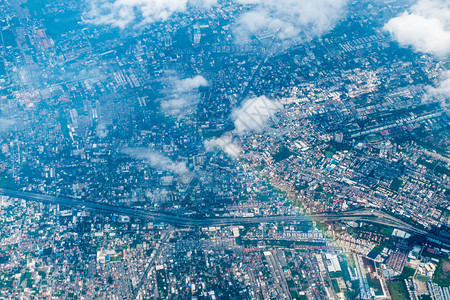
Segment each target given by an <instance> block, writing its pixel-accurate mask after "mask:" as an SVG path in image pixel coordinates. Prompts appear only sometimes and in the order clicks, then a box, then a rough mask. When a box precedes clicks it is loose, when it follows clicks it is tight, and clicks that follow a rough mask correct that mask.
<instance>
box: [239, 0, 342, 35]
mask: <svg viewBox="0 0 450 300" xmlns="http://www.w3.org/2000/svg"><path fill="white" fill-rule="evenodd" d="M238 2H240V3H242V4H244V5H246V4H250V5H252V6H253V8H251V9H250V11H249V12H246V13H244V14H243V15H242V16H241V17H240V18H239V19H238V24H237V27H236V30H235V33H236V36H237V40H238V42H239V41H245V40H248V39H249V38H251V37H252V36H253V35H255V34H256V35H257V34H261V33H264V32H268V33H275V32H277V31H278V30H279V32H278V36H277V37H278V38H279V39H281V40H283V41H292V40H296V41H303V40H307V39H310V38H312V37H314V36H318V35H321V34H323V33H325V32H327V31H329V30H330V29H332V27H333V26H334V25H335V24H336V23H337V21H338V20H339V19H340V18H341V17H342V15H343V10H344V6H345V4H346V2H347V0H239V1H238Z"/></svg>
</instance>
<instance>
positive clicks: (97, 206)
mask: <svg viewBox="0 0 450 300" xmlns="http://www.w3.org/2000/svg"><path fill="white" fill-rule="evenodd" d="M0 195H4V196H9V197H12V198H18V199H24V200H28V201H36V202H41V203H48V204H60V205H65V206H68V207H73V208H77V209H80V210H82V209H86V210H92V211H98V212H103V213H109V214H118V215H127V216H131V217H137V218H142V219H146V220H148V221H150V222H154V223H167V224H171V225H174V226H179V227H197V226H219V225H242V224H252V223H271V222H286V223H290V222H302V221H310V220H321V221H365V222H368V223H376V224H381V225H386V226H390V227H395V228H398V229H401V230H404V231H406V232H410V233H413V234H422V235H426V234H427V233H428V232H427V231H425V230H422V229H419V228H416V227H414V226H412V225H410V224H408V223H405V222H403V221H401V220H399V219H397V218H395V217H393V216H391V215H388V214H386V213H384V212H381V211H378V210H370V209H362V210H356V211H346V212H339V213H323V214H312V215H307V216H302V215H275V216H258V217H205V218H196V217H191V216H182V215H175V214H171V213H167V212H163V211H148V210H142V209H135V208H129V207H119V206H115V205H111V204H105V203H97V202H88V201H82V200H78V199H73V198H64V197H55V196H51V195H43V194H36V193H30V192H21V191H14V190H9V189H3V188H0Z"/></svg>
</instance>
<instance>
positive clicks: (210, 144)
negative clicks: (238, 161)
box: [204, 134, 242, 157]
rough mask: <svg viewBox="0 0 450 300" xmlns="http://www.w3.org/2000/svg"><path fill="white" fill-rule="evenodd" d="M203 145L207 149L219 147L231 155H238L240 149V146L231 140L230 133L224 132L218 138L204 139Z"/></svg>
mask: <svg viewBox="0 0 450 300" xmlns="http://www.w3.org/2000/svg"><path fill="white" fill-rule="evenodd" d="M204 145H205V148H206V150H207V151H213V150H215V149H221V150H222V151H223V152H225V153H226V154H228V155H229V156H231V157H238V156H239V153H241V151H242V149H241V147H239V145H237V144H236V143H234V142H233V138H232V136H231V135H230V134H224V135H222V136H221V137H220V138H215V139H210V140H206V141H204Z"/></svg>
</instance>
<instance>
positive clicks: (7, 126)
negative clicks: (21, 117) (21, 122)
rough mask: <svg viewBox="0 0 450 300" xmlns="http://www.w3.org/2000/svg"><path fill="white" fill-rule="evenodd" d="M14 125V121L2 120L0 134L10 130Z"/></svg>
mask: <svg viewBox="0 0 450 300" xmlns="http://www.w3.org/2000/svg"><path fill="white" fill-rule="evenodd" d="M13 125H14V120H11V119H5V118H0V132H5V131H7V130H9V129H10V128H11V127H12V126H13Z"/></svg>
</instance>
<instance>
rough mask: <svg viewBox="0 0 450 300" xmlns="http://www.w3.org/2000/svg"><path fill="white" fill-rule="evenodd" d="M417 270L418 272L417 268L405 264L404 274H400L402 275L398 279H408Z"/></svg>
mask: <svg viewBox="0 0 450 300" xmlns="http://www.w3.org/2000/svg"><path fill="white" fill-rule="evenodd" d="M415 272H416V270H415V269H413V268H410V267H406V266H405V267H404V268H403V272H402V274H400V275H399V276H398V279H406V278H409V277H411V276H413V275H414V273H415Z"/></svg>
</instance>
